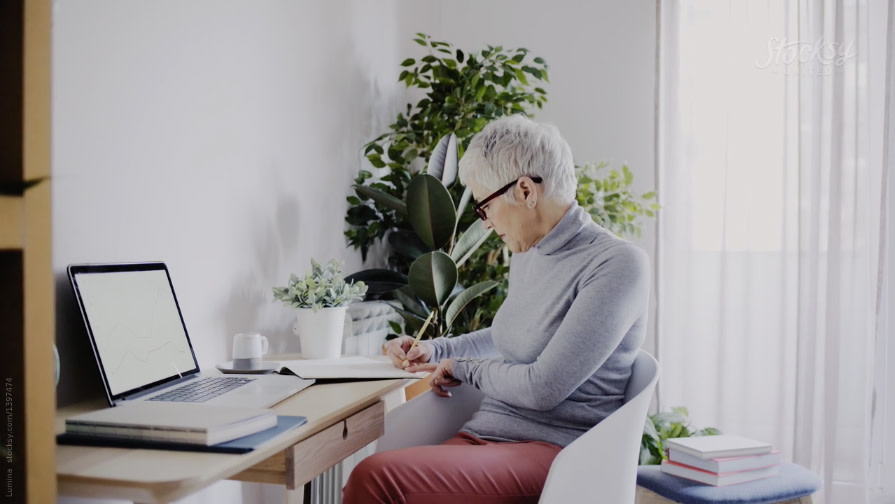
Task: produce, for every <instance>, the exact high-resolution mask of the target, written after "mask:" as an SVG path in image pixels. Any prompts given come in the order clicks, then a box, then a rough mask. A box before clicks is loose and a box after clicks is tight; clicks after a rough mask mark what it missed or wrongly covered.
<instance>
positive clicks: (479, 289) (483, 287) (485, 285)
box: [444, 280, 500, 327]
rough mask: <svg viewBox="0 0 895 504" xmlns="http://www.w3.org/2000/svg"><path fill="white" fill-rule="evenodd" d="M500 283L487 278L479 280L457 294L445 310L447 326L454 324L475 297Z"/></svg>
mask: <svg viewBox="0 0 895 504" xmlns="http://www.w3.org/2000/svg"><path fill="white" fill-rule="evenodd" d="M498 285H500V284H499V283H498V282H495V281H493V280H486V281H484V282H479V283H477V284H475V285H473V286H471V287H468V288H466V289H464V290H463V292H461V293H460V294H457V296H456V297H454V299H453V300H452V301H451V303H450V304H449V305H448V307H447V309H446V310H445V312H444V313H445V315H444V318H445V320H446V321H447V327H451V326H452V325H454V320H455V319H456V318H457V315H459V314H460V312H461V311H463V308H465V307H466V305H468V304H469V302H470V301H472V300H473V299H475V298H477V297H479V296H481V295H482V294H484V293H486V292H488V291H489V290H491V289H493V288H495V287H497V286H498Z"/></svg>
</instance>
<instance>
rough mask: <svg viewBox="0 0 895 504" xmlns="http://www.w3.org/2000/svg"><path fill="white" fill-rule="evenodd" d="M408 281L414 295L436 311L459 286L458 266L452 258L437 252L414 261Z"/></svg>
mask: <svg viewBox="0 0 895 504" xmlns="http://www.w3.org/2000/svg"><path fill="white" fill-rule="evenodd" d="M407 279H408V281H409V283H410V288H411V289H413V294H414V295H415V296H416V297H418V298H420V299H422V300H423V301H424V302H425V303H426V304H427V305H429V307H430V309H434V307H437V306H441V305H442V304H444V302H445V301H447V299H448V298H449V297H450V295H451V292H452V291H453V290H454V286H455V285H457V265H456V264H454V261H453V259H451V256H449V255H447V254H445V253H444V252H442V251H440V250H436V251H434V252H429V253H428V254H424V255H421V256H420V257H419V258H418V259H417V260H416V261H413V264H411V265H410V272H409V273H408V274H407Z"/></svg>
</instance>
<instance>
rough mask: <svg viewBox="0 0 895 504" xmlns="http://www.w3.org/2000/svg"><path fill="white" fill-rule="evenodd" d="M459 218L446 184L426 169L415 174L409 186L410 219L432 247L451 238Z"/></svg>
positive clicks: (441, 245)
mask: <svg viewBox="0 0 895 504" xmlns="http://www.w3.org/2000/svg"><path fill="white" fill-rule="evenodd" d="M456 219H457V211H456V210H455V209H454V201H453V199H451V193H450V192H448V190H447V188H446V187H444V184H442V183H441V181H440V180H438V179H437V178H435V177H433V176H432V175H429V174H427V173H423V174H420V175H417V176H416V177H414V179H413V180H412V181H411V182H410V185H409V186H408V187H407V220H408V221H409V222H410V225H411V227H413V230H414V231H416V234H417V235H419V237H420V238H421V239H422V240H423V242H424V243H425V244H426V245H427V246H428V247H429V248H430V249H431V250H437V249H440V248H442V247H444V246H445V245H447V244H448V242H450V241H451V238H452V237H453V235H454V223H455V222H456Z"/></svg>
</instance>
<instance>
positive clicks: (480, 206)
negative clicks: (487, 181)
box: [472, 177, 544, 220]
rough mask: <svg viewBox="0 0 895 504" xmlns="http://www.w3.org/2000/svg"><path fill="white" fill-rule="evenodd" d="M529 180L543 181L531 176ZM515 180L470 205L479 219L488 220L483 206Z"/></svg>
mask: <svg viewBox="0 0 895 504" xmlns="http://www.w3.org/2000/svg"><path fill="white" fill-rule="evenodd" d="M531 180H532V181H533V182H534V183H535V184H540V183H541V182H543V180H544V179H542V178H541V177H531ZM516 182H519V179H516V180H514V181H512V182H510V183H509V184H507V185H505V186H503V187H501V188H500V189H498V190H496V191H494V192H493V193H491V195H490V196H488V197H487V198H485V199H483V200H482V201H479V202H478V203H476V204H474V205H472V209H473V210H475V214H476V215H478V216H479V219H482V220H488V215H487V214H486V213H485V209H484V208H483V207H484V206H485V205H487V204H488V202H489V201H491V200H493V199H494V198H496V197H498V196H500V195H501V194H503V193H505V192H507V191H508V190H509V189H510V188H511V187H513V186H514V185H516Z"/></svg>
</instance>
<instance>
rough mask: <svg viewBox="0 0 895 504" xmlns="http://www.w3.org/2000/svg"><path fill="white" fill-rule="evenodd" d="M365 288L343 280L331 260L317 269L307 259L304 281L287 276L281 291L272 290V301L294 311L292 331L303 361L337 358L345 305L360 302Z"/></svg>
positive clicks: (315, 264)
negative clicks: (307, 267)
mask: <svg viewBox="0 0 895 504" xmlns="http://www.w3.org/2000/svg"><path fill="white" fill-rule="evenodd" d="M366 292H367V286H366V285H365V284H364V282H362V281H357V282H355V281H348V280H346V279H345V278H343V275H342V264H341V263H340V262H339V261H337V260H335V259H333V260H331V261H329V263H327V264H326V266H321V265H320V263H318V262H317V261H315V260H314V259H311V269H310V270H309V271H308V272H307V273H305V275H304V277H301V278H299V277H297V276H295V275H294V274H292V275H290V276H289V283H288V284H287V285H286V286H285V287H274V288H273V297H274V300H276V301H281V302H282V303H283V304H285V305H286V306H288V307H290V308H292V309H293V310H295V325H294V326H293V331H294V332H295V334H296V336H298V337H299V340H300V341H301V352H302V356H303V357H304V358H307V359H332V358H337V357H339V355H340V354H341V351H342V332H343V330H344V324H345V312H346V310H347V309H348V304H349V303H351V301H353V300H355V299H362V298H363V296H364V294H365V293H366Z"/></svg>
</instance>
